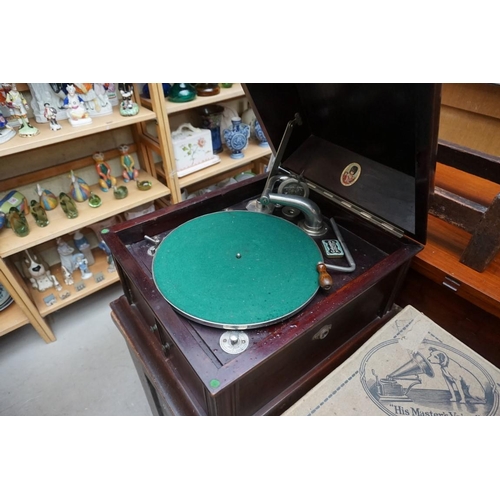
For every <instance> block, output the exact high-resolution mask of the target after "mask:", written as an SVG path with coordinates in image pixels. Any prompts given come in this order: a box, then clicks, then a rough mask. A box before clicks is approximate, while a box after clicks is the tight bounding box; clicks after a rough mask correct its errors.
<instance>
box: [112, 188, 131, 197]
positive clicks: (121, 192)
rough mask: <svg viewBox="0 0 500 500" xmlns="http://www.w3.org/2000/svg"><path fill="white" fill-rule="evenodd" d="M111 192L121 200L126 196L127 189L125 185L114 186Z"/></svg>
mask: <svg viewBox="0 0 500 500" xmlns="http://www.w3.org/2000/svg"><path fill="white" fill-rule="evenodd" d="M113 194H114V196H115V198H116V199H117V200H123V198H126V197H127V196H128V189H127V188H126V187H125V186H118V187H116V186H115V187H114V189H113Z"/></svg>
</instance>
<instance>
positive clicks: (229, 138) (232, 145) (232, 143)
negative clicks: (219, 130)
mask: <svg viewBox="0 0 500 500" xmlns="http://www.w3.org/2000/svg"><path fill="white" fill-rule="evenodd" d="M231 122H232V125H233V127H232V128H227V129H226V130H224V132H223V133H224V140H225V141H226V146H227V147H228V148H229V149H230V150H231V154H230V155H229V156H230V157H231V158H233V159H235V160H237V159H239V158H243V157H244V156H245V155H244V154H243V149H245V148H246V147H247V146H248V138H249V137H250V127H249V126H248V125H246V124H244V123H241V118H240V117H239V116H236V117H234V118H232V119H231Z"/></svg>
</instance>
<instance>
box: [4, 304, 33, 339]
mask: <svg viewBox="0 0 500 500" xmlns="http://www.w3.org/2000/svg"><path fill="white" fill-rule="evenodd" d="M0 322H1V324H2V327H1V328H0V337H1V336H2V335H6V334H7V333H9V332H12V331H14V330H17V329H18V328H21V326H24V325H27V324H28V323H29V319H28V316H26V314H24V312H23V311H22V309H21V307H20V306H19V305H17V304H16V303H15V302H14V303H12V304H11V305H10V306H8V307H6V308H5V309H4V310H3V311H0Z"/></svg>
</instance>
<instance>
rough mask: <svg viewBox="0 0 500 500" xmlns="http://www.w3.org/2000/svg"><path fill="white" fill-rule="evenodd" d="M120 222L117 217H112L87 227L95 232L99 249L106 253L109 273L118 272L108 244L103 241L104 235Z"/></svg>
mask: <svg viewBox="0 0 500 500" xmlns="http://www.w3.org/2000/svg"><path fill="white" fill-rule="evenodd" d="M118 222H119V220H118V218H117V217H111V218H109V219H105V220H102V221H100V222H96V223H95V224H90V225H89V226H87V227H88V228H89V229H92V231H94V234H95V236H96V238H97V241H98V245H97V248H99V249H100V250H102V251H103V252H105V253H106V261H107V263H108V273H112V272H116V267H115V262H114V260H113V256H112V254H111V250H110V249H109V247H108V245H106V242H105V241H104V240H103V238H102V235H103V234H104V233H106V232H108V231H109V229H108V227H111V226H113V225H115V224H117V223H118Z"/></svg>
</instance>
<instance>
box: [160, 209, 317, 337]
mask: <svg viewBox="0 0 500 500" xmlns="http://www.w3.org/2000/svg"><path fill="white" fill-rule="evenodd" d="M320 261H322V255H321V252H320V250H319V248H318V246H317V245H316V243H315V242H314V240H313V239H312V238H311V237H310V236H308V235H307V234H305V233H304V232H303V231H302V230H301V229H300V228H299V227H297V226H295V225H294V224H292V223H291V222H288V221H286V220H284V219H280V218H278V217H275V216H272V215H267V214H263V213H259V212H247V211H224V212H215V213H211V214H208V215H204V216H201V217H198V218H195V219H192V220H190V221H188V222H186V223H184V224H182V225H181V226H179V227H177V228H176V229H174V230H173V231H172V232H171V233H169V234H168V235H167V236H166V237H165V239H164V240H163V241H162V242H161V243H160V245H159V246H158V248H157V250H156V253H155V256H154V260H153V278H154V281H155V284H156V286H157V288H158V290H159V291H160V293H161V294H162V295H163V297H164V298H165V300H167V301H168V302H169V303H170V304H171V305H172V307H174V308H175V309H176V310H177V311H178V312H179V313H181V314H183V315H184V316H187V317H188V318H190V319H192V320H194V321H196V322H199V323H202V324H205V325H209V326H214V327H219V328H226V329H239V330H242V329H246V328H257V327H261V326H266V325H270V324H272V323H276V322H278V321H281V320H283V319H285V318H288V317H290V316H292V315H293V314H295V313H296V312H298V311H299V310H300V309H302V308H303V307H304V306H305V305H306V304H308V303H309V302H310V300H311V299H312V298H313V297H314V295H315V294H316V292H317V290H318V272H317V270H316V265H317V263H318V262H320Z"/></svg>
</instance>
